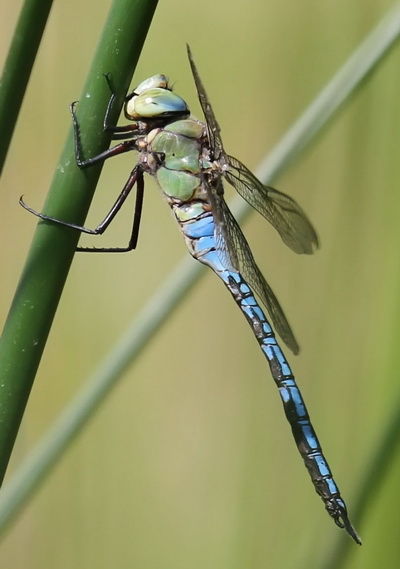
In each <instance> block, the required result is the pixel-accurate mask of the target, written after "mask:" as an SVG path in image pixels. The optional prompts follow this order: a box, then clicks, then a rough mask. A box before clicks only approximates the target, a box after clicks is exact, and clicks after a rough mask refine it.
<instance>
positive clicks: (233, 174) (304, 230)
mask: <svg viewBox="0 0 400 569" xmlns="http://www.w3.org/2000/svg"><path fill="white" fill-rule="evenodd" d="M227 163H228V165H229V168H228V169H227V170H226V172H224V176H225V178H226V179H227V180H228V182H229V183H230V184H232V186H233V187H234V188H235V190H236V191H237V192H238V193H239V194H240V195H241V196H242V198H243V199H245V200H246V201H247V202H248V203H249V204H250V205H251V206H252V207H253V208H254V209H256V210H257V211H258V212H259V213H261V215H263V216H264V217H265V219H267V221H269V222H270V223H271V225H273V227H275V229H276V230H277V231H278V233H279V235H280V236H281V238H282V240H283V242H284V243H285V244H286V245H287V246H288V247H290V249H292V250H293V251H294V252H295V253H307V254H311V253H314V251H315V250H316V249H317V248H318V246H319V243H318V237H317V234H316V232H315V230H314V228H313V226H312V225H311V222H310V221H309V220H308V218H307V216H306V214H305V213H304V211H303V210H302V209H301V207H300V206H299V205H298V203H296V202H295V200H294V199H293V198H291V197H289V196H287V195H286V194H283V193H282V192H278V190H274V189H273V188H270V187H268V186H264V185H263V184H262V183H261V182H260V180H258V179H257V178H256V177H255V176H254V174H252V173H251V172H250V170H249V169H248V168H246V166H245V165H244V164H242V163H241V162H240V161H239V160H238V159H237V158H234V157H233V156H227Z"/></svg>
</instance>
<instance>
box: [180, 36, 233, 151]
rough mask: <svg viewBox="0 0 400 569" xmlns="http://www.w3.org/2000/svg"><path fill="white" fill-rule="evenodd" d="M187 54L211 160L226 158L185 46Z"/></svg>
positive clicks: (219, 136)
mask: <svg viewBox="0 0 400 569" xmlns="http://www.w3.org/2000/svg"><path fill="white" fill-rule="evenodd" d="M186 49H187V54H188V58H189V63H190V67H191V69H192V74H193V78H194V82H195V84H196V89H197V96H198V98H199V101H200V105H201V108H202V109H203V113H204V118H205V119H206V126H207V135H208V140H209V143H210V148H211V151H212V153H213V159H214V160H219V159H220V158H221V156H226V154H225V151H224V147H223V145H222V140H221V135H220V132H221V128H220V126H219V124H218V122H217V119H216V118H215V115H214V111H213V110H212V107H211V104H210V101H209V100H208V97H207V93H206V90H205V89H204V85H203V83H202V81H201V79H200V75H199V73H198V71H197V67H196V65H195V63H194V61H193V57H192V52H191V51H190V47H189V46H188V45H187V44H186Z"/></svg>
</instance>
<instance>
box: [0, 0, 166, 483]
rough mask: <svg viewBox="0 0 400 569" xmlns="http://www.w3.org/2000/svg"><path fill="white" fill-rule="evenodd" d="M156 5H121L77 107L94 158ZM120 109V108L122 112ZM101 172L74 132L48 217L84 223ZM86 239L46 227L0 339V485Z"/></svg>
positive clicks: (120, 1) (143, 1)
mask: <svg viewBox="0 0 400 569" xmlns="http://www.w3.org/2000/svg"><path fill="white" fill-rule="evenodd" d="M156 5H157V0H115V1H114V3H113V5H112V8H111V11H110V14H109V17H108V21H107V23H106V26H105V29H104V32H103V35H102V38H101V41H100V43H99V45H98V48H97V52H96V55H95V57H94V61H93V64H92V67H91V70H90V72H89V75H88V79H87V81H86V84H85V86H84V89H83V92H82V96H81V103H80V104H79V108H78V116H79V121H80V124H81V128H82V134H83V144H84V146H85V150H87V153H88V154H87V155H95V154H98V153H99V152H101V151H102V150H104V149H105V148H106V147H107V145H108V144H109V142H110V135H108V134H106V133H104V132H103V117H104V112H105V109H106V105H107V102H108V99H109V96H110V92H109V88H108V86H107V83H106V81H105V80H104V77H103V74H104V73H106V72H110V73H111V74H112V81H113V86H114V88H115V90H116V92H117V93H119V94H120V97H119V101H118V102H119V103H120V104H119V105H116V108H115V113H116V114H117V113H118V112H119V111H120V108H121V105H122V101H123V96H124V93H126V91H127V89H128V86H129V83H130V81H131V78H132V74H133V71H134V68H135V66H136V63H137V61H138V58H139V55H140V52H141V49H142V46H143V43H144V40H145V37H146V34H147V31H148V28H149V26H150V22H151V19H152V16H153V14H154V11H155V8H156ZM118 107H119V108H118ZM100 171H101V168H100V167H97V168H90V170H89V171H81V170H80V169H79V168H78V167H77V166H76V164H75V158H74V149H73V139H72V133H70V135H69V137H68V140H67V143H66V146H65V148H64V151H63V153H62V156H61V159H60V162H59V165H58V167H57V170H56V173H55V175H54V179H53V182H52V185H51V189H50V192H49V195H48V199H47V201H46V204H45V207H44V211H45V212H46V213H47V214H49V215H52V216H54V217H57V218H60V219H65V220H67V221H73V222H74V223H78V224H81V223H83V222H84V220H85V218H86V215H87V211H88V209H89V206H90V202H91V199H92V196H93V193H94V189H95V185H96V183H97V180H98V177H99V175H100ZM78 239H79V233H78V232H76V231H73V230H71V229H68V228H66V227H61V226H58V225H55V224H52V223H46V222H40V223H39V224H38V227H37V231H36V233H35V236H34V239H33V242H32V246H31V249H30V252H29V255H28V258H27V261H26V265H25V268H24V270H23V273H22V276H21V280H20V282H19V285H18V288H17V291H16V294H15V297H14V300H13V303H12V306H11V310H10V313H9V315H8V319H7V322H6V324H5V328H4V331H3V335H2V338H1V341H0V387H1V389H0V425H1V428H0V481H2V480H3V477H4V473H5V470H6V468H7V464H8V461H9V458H10V454H11V451H12V448H13V445H14V442H15V438H16V436H17V432H18V428H19V425H20V422H21V419H22V416H23V413H24V409H25V406H26V403H27V400H28V397H29V393H30V390H31V387H32V384H33V380H34V377H35V374H36V370H37V368H38V365H39V362H40V359H41V356H42V353H43V349H44V346H45V343H46V339H47V336H48V333H49V330H50V327H51V324H52V321H53V318H54V314H55V311H56V308H57V305H58V302H59V299H60V296H61V293H62V290H63V287H64V283H65V280H66V277H67V274H68V270H69V267H70V265H71V262H72V258H73V255H74V252H75V248H76V244H77V241H78Z"/></svg>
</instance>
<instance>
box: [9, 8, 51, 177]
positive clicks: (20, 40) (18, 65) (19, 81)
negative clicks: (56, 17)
mask: <svg viewBox="0 0 400 569" xmlns="http://www.w3.org/2000/svg"><path fill="white" fill-rule="evenodd" d="M52 4H53V0H25V3H24V5H23V7H22V10H21V14H20V16H19V19H18V22H17V26H16V28H15V32H14V36H13V39H12V42H11V46H10V50H9V52H8V56H7V59H6V62H5V65H4V69H3V74H2V77H1V79H0V132H1V136H0V175H1V172H2V171H3V166H4V162H5V159H6V156H7V151H8V147H9V146H10V142H11V138H12V135H13V132H14V127H15V123H16V121H17V117H18V113H19V110H20V108H21V105H22V101H23V98H24V94H25V90H26V86H27V85H28V81H29V77H30V75H31V71H32V66H33V64H34V61H35V58H36V54H37V51H38V49H39V45H40V40H41V39H42V35H43V32H44V28H45V26H46V22H47V18H48V16H49V13H50V9H51V6H52Z"/></svg>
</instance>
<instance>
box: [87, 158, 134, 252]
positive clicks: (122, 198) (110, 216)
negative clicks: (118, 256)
mask: <svg viewBox="0 0 400 569" xmlns="http://www.w3.org/2000/svg"><path fill="white" fill-rule="evenodd" d="M135 184H136V201H135V212H134V215H133V224H132V231H131V236H130V239H129V243H128V245H127V246H126V247H77V249H76V250H77V251H81V252H84V253H126V252H128V251H132V250H133V249H136V245H137V242H138V238H139V228H140V220H141V217H142V207H143V195H144V180H143V171H142V169H141V168H140V167H139V166H135V168H134V169H133V170H132V172H131V175H130V176H129V178H128V181H127V182H126V184H125V186H124V187H123V189H122V192H121V193H120V195H119V196H118V198H117V200H116V201H115V203H114V205H113V207H112V208H111V209H110V211H109V212H108V214H107V215H106V217H105V218H104V219H103V221H102V222H101V223H99V225H98V226H97V227H96V229H93V230H92V231H90V233H91V234H92V235H101V234H102V233H104V231H105V230H106V229H107V227H108V226H109V225H110V223H111V222H112V220H113V219H114V217H115V216H116V215H117V213H118V212H119V210H120V209H121V207H122V206H123V204H124V202H125V200H126V198H127V197H128V195H129V194H130V192H131V190H132V188H133V186H134V185H135ZM85 233H86V232H85Z"/></svg>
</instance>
